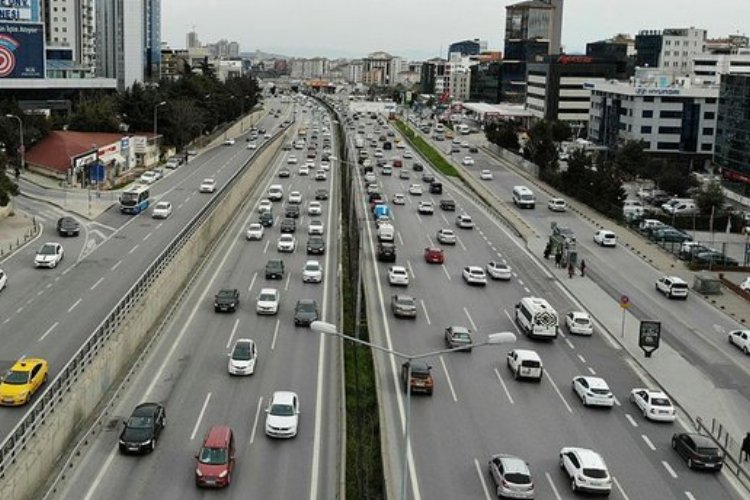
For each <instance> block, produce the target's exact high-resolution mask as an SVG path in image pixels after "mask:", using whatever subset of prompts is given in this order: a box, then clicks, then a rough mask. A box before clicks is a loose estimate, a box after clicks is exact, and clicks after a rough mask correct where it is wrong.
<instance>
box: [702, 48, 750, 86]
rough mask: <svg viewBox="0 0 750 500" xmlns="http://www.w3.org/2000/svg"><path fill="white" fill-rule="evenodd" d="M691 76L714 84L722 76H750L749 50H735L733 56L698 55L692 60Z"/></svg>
mask: <svg viewBox="0 0 750 500" xmlns="http://www.w3.org/2000/svg"><path fill="white" fill-rule="evenodd" d="M693 74H694V75H695V76H696V77H698V78H700V79H701V80H703V81H704V82H706V83H715V84H718V83H719V81H720V80H721V78H722V77H723V75H742V74H750V49H747V48H745V49H737V51H736V52H735V53H733V54H708V53H706V54H698V55H696V56H694V58H693Z"/></svg>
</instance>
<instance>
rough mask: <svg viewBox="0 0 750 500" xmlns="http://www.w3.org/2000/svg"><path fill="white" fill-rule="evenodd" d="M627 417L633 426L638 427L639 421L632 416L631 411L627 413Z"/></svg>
mask: <svg viewBox="0 0 750 500" xmlns="http://www.w3.org/2000/svg"><path fill="white" fill-rule="evenodd" d="M625 418H626V419H627V421H628V422H630V425H632V426H633V427H638V422H636V421H635V419H634V418H633V417H632V416H630V413H626V414H625Z"/></svg>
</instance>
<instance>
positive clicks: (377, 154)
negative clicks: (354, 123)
mask: <svg viewBox="0 0 750 500" xmlns="http://www.w3.org/2000/svg"><path fill="white" fill-rule="evenodd" d="M373 156H374V157H375V158H382V157H383V150H382V149H376V150H375V152H374V153H373Z"/></svg>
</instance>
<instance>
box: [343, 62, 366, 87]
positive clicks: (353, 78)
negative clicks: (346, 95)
mask: <svg viewBox="0 0 750 500" xmlns="http://www.w3.org/2000/svg"><path fill="white" fill-rule="evenodd" d="M345 68H346V73H345V74H346V76H345V78H346V81H348V82H350V83H362V72H363V68H364V64H363V63H362V60H361V59H355V60H352V61H349V64H347V65H346V67H345Z"/></svg>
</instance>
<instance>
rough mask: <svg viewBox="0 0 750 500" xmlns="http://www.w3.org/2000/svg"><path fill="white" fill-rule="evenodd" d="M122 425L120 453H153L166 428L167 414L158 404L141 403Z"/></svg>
mask: <svg viewBox="0 0 750 500" xmlns="http://www.w3.org/2000/svg"><path fill="white" fill-rule="evenodd" d="M124 423H125V427H124V428H123V429H122V432H121V433H120V453H144V452H147V451H154V449H156V441H157V440H158V439H159V435H160V434H161V431H162V430H164V427H166V426H167V414H166V412H165V411H164V407H163V406H162V405H160V404H159V403H141V404H139V405H138V406H136V407H135V409H134V410H133V413H132V414H131V415H130V418H129V419H127V420H125V422H124Z"/></svg>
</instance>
